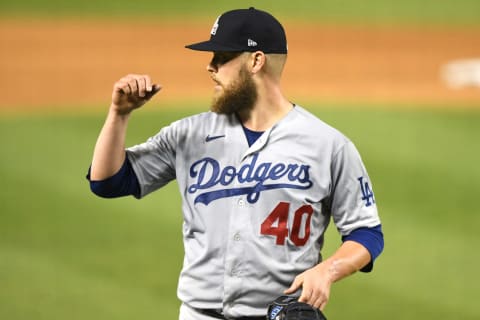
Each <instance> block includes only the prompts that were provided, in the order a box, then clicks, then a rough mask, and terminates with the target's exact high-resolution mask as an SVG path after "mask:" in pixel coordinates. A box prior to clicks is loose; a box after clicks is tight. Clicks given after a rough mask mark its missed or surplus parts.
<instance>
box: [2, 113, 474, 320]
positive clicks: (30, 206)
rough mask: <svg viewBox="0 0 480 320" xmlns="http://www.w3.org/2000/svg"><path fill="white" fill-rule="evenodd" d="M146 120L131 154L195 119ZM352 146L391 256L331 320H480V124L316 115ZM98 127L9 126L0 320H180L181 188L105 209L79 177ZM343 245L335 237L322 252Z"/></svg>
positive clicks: (447, 118)
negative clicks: (176, 123)
mask: <svg viewBox="0 0 480 320" xmlns="http://www.w3.org/2000/svg"><path fill="white" fill-rule="evenodd" d="M153 109H154V108H150V109H145V110H141V111H138V112H137V113H136V114H135V116H134V118H132V121H131V126H130V129H129V138H128V144H133V143H136V142H141V141H143V140H144V139H146V138H147V137H148V136H150V135H152V134H154V133H156V131H157V130H158V129H159V127H160V126H161V125H163V124H166V123H169V122H170V121H172V120H174V119H177V118H179V117H181V116H184V115H188V114H191V113H193V112H194V111H195V110H193V109H188V108H184V109H181V110H183V111H169V110H168V109H167V110H163V111H152V110H153ZM312 111H314V112H315V113H316V114H317V115H319V116H320V117H321V118H322V119H324V120H325V121H327V122H328V123H330V124H332V125H334V126H336V127H337V128H339V129H341V130H342V131H343V132H344V133H345V134H347V135H348V136H349V137H350V138H352V139H353V141H354V142H355V143H356V145H357V146H358V148H359V149H360V150H361V153H362V155H363V158H364V161H365V163H366V165H367V167H368V168H369V172H370V175H371V178H372V180H373V183H374V188H375V192H376V197H377V202H378V206H379V209H380V213H381V216H382V219H383V225H384V232H385V236H386V249H385V252H384V254H383V255H382V256H381V257H380V258H379V260H378V262H377V264H376V269H375V270H374V273H373V274H372V275H368V274H359V275H356V276H355V277H352V278H349V279H346V280H344V281H343V282H340V283H338V284H336V285H335V286H334V289H333V292H332V298H331V302H330V304H329V306H328V308H327V311H326V312H327V315H328V316H329V318H331V319H354V318H355V319H386V318H388V319H423V320H427V319H452V320H453V319H472V320H473V319H479V318H480V311H479V309H478V307H477V303H476V297H477V292H478V281H477V277H476V275H477V270H478V266H479V263H480V257H479V255H478V254H476V253H475V248H476V246H477V245H480V239H479V238H478V236H477V234H476V232H477V229H478V226H479V225H480V215H479V214H478V206H477V203H476V199H477V197H478V190H480V168H479V167H478V163H480V150H479V148H478V137H480V126H478V123H479V122H480V113H479V112H478V111H468V112H467V111H428V110H424V111H418V110H417V111H406V110H405V111H400V110H396V111H382V110H381V109H371V108H368V107H366V108H365V109H364V110H361V109H358V108H355V109H348V108H338V109H336V108H319V109H315V110H312ZM103 118H104V115H103V114H84V115H68V114H63V115H62V114H56V115H54V114H51V115H43V116H40V115H30V116H28V115H17V116H14V115H10V116H3V117H0V144H1V146H2V151H1V153H2V156H1V157H0V181H1V182H2V192H1V193H0V206H1V207H0V212H1V213H0V319H8V320H21V319H37V320H40V319H49V320H51V319H102V320H107V319H132V318H135V319H176V316H177V308H178V305H179V302H178V301H177V299H176V294H175V290H176V283H177V277H178V273H179V271H180V267H181V262H182V257H183V248H182V243H181V213H180V204H179V200H180V198H179V196H178V194H177V192H178V191H177V189H176V185H175V183H172V184H170V185H168V186H167V187H166V188H165V189H163V190H160V191H158V192H156V193H154V194H153V195H151V196H149V197H147V198H145V199H143V200H141V201H138V200H135V199H133V198H132V199H131V198H124V199H116V200H104V199H100V198H96V197H95V196H93V195H92V194H91V193H90V192H89V188H88V183H87V181H86V180H85V178H84V176H85V173H86V170H87V167H88V165H89V162H90V158H91V153H92V149H93V145H94V142H95V139H96V136H97V134H98V131H99V129H100V127H101V125H102V123H103ZM338 245H339V239H338V236H337V235H336V232H335V230H334V228H333V229H332V228H331V229H330V230H329V232H328V235H327V247H326V248H325V252H326V253H327V254H328V253H331V252H332V251H333V250H334V248H335V247H337V246H338Z"/></svg>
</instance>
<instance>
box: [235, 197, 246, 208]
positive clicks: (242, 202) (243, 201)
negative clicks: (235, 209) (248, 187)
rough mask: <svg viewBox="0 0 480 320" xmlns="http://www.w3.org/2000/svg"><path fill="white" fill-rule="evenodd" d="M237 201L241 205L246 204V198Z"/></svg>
mask: <svg viewBox="0 0 480 320" xmlns="http://www.w3.org/2000/svg"><path fill="white" fill-rule="evenodd" d="M237 203H238V205H239V206H240V207H243V206H244V205H245V200H243V199H239V200H238V202H237Z"/></svg>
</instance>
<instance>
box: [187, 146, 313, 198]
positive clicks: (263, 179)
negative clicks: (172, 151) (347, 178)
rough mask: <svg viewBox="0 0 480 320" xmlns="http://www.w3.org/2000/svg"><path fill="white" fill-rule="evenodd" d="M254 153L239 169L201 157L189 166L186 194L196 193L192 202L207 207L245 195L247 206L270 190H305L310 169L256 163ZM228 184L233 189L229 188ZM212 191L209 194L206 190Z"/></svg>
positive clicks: (307, 185)
mask: <svg viewBox="0 0 480 320" xmlns="http://www.w3.org/2000/svg"><path fill="white" fill-rule="evenodd" d="M257 161H258V154H255V155H253V157H252V158H251V161H250V163H246V164H244V165H242V166H241V167H239V168H237V167H233V166H225V167H222V166H221V165H220V163H219V162H218V161H217V160H215V159H213V158H209V157H206V158H203V159H200V160H198V161H196V162H194V163H193V164H192V165H191V167H190V177H191V178H193V179H194V183H192V184H191V185H190V186H189V187H188V192H189V193H191V194H194V193H196V192H199V191H200V190H205V192H201V193H199V195H198V196H197V197H196V198H195V201H194V203H199V202H200V203H203V204H205V205H208V204H209V203H210V202H212V201H214V200H217V199H221V198H227V197H233V196H239V195H247V201H248V202H249V203H255V202H257V201H258V199H259V198H260V194H261V193H262V192H263V191H266V190H273V189H282V188H290V189H303V190H304V189H309V188H310V187H312V185H313V182H312V181H311V180H310V173H309V170H310V166H308V165H305V164H285V163H281V162H278V163H272V162H263V163H257ZM232 184H234V185H235V187H230V186H231V185H232ZM209 189H214V190H212V191H206V190H209Z"/></svg>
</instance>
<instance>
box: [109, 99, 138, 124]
mask: <svg viewBox="0 0 480 320" xmlns="http://www.w3.org/2000/svg"><path fill="white" fill-rule="evenodd" d="M131 113H132V110H125V109H122V108H120V107H119V106H117V105H116V104H114V103H113V102H112V104H110V109H109V115H110V116H113V117H115V118H118V119H121V120H128V118H129V117H130V114H131Z"/></svg>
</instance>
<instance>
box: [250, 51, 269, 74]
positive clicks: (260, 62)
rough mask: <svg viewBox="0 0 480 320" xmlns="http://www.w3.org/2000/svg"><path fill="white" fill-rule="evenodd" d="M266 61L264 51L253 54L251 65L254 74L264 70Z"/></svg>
mask: <svg viewBox="0 0 480 320" xmlns="http://www.w3.org/2000/svg"><path fill="white" fill-rule="evenodd" d="M265 60H266V56H265V53H263V52H262V51H255V52H252V54H251V55H250V61H249V63H250V67H251V70H252V73H253V74H255V73H257V72H259V71H260V70H262V68H263V67H264V65H265Z"/></svg>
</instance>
